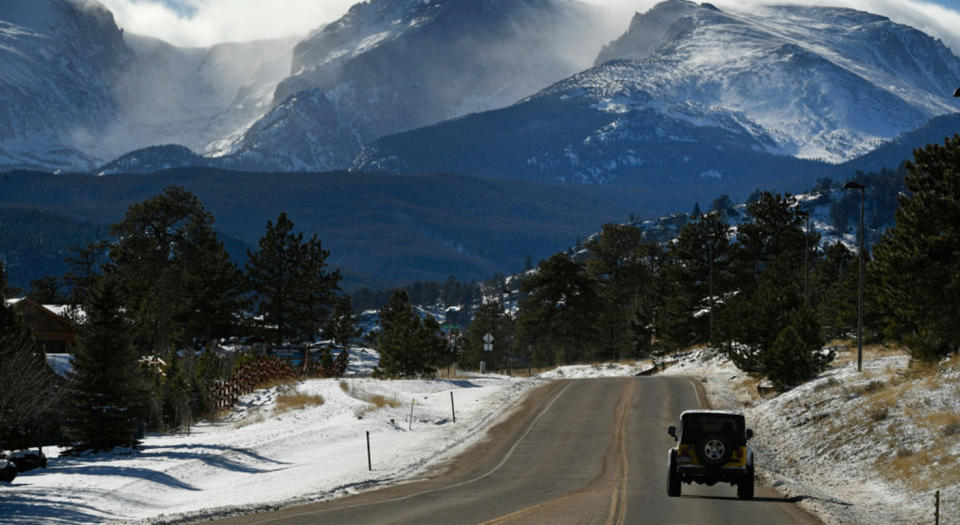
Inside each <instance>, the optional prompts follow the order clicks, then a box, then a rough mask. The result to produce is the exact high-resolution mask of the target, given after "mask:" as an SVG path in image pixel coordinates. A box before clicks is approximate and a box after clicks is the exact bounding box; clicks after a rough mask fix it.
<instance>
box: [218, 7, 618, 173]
mask: <svg viewBox="0 0 960 525" xmlns="http://www.w3.org/2000/svg"><path fill="white" fill-rule="evenodd" d="M597 20H598V19H597V17H596V15H595V13H594V12H593V11H590V10H588V9H587V7H586V6H585V5H584V4H581V3H580V2H578V1H576V0H509V1H507V0H432V1H423V0H374V1H371V2H365V3H358V4H357V5H355V6H354V7H352V8H351V9H350V11H349V12H348V13H347V14H346V15H345V16H344V17H343V18H341V19H340V20H338V21H336V22H334V23H332V24H329V25H328V26H326V27H324V28H323V29H322V30H319V31H316V32H314V34H312V35H311V36H310V37H309V38H307V39H306V40H304V41H303V42H301V43H300V44H298V45H297V47H296V49H295V51H294V59H293V68H292V75H291V76H290V77H289V78H287V79H286V80H284V81H283V82H281V83H280V85H279V86H278V88H277V90H276V93H275V95H274V97H275V100H274V102H275V104H277V105H276V107H275V108H274V109H273V111H272V112H271V113H270V114H269V115H267V116H266V117H264V121H263V124H261V125H256V126H254V127H252V128H251V129H250V131H249V132H248V133H247V134H246V136H245V137H244V138H243V139H242V140H241V141H239V142H238V143H237V144H236V145H235V147H234V150H233V153H234V154H235V157H236V158H237V161H238V162H239V163H240V164H243V163H244V162H245V161H253V162H254V163H258V164H259V163H263V162H268V163H272V164H275V165H279V166H283V167H284V169H292V170H329V169H336V168H344V167H347V166H349V165H350V162H351V161H352V160H353V157H354V156H355V155H356V154H357V153H358V152H359V151H360V148H361V147H362V146H363V145H364V144H366V143H367V142H369V141H371V140H374V139H376V138H378V137H380V136H382V135H385V134H388V133H394V132H397V131H402V130H405V129H412V128H416V127H419V126H424V125H428V124H433V123H435V122H439V121H441V120H444V119H447V118H452V117H456V116H460V115H463V114H466V113H471V112H476V111H483V110H487V109H492V108H496V107H501V106H504V105H507V104H510V103H513V102H515V101H516V100H518V99H520V98H521V97H524V96H527V95H529V94H531V93H534V92H536V91H537V90H538V89H540V88H542V87H543V86H545V85H547V84H549V83H550V82H553V81H556V80H559V79H561V78H563V77H564V76H567V75H570V74H572V73H574V72H576V71H577V70H579V69H581V68H582V67H584V66H585V65H587V64H589V61H590V55H592V54H594V53H596V50H597V49H599V47H600V42H599V40H597V39H596V38H595V37H593V36H591V35H593V34H595V33H597V31H596V30H595V28H596V23H597ZM571 34H576V35H578V36H579V38H570V37H569V36H570V35H571ZM307 137H309V138H310V139H312V140H305V138H307ZM326 138H329V139H331V141H332V142H331V141H327V140H325V139H326ZM348 141H352V143H348ZM291 155H292V156H291Z"/></svg>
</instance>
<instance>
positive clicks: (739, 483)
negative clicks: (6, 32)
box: [667, 410, 754, 499]
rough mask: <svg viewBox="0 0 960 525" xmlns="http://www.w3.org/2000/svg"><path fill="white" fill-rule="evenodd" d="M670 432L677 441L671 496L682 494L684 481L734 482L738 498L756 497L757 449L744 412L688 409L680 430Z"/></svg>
mask: <svg viewBox="0 0 960 525" xmlns="http://www.w3.org/2000/svg"><path fill="white" fill-rule="evenodd" d="M667 433H669V434H670V435H671V436H673V439H674V440H676V441H677V446H675V447H673V448H671V449H670V456H669V471H668V473H667V495H668V496H671V497H675V496H679V495H680V483H700V484H706V485H713V484H715V483H717V482H725V483H730V484H731V485H736V487H737V497H738V498H740V499H753V478H754V471H753V451H752V450H750V447H748V446H747V440H748V439H750V438H752V437H753V430H750V429H749V428H746V421H745V420H744V418H743V414H740V413H738V412H728V411H723V410H687V411H684V412H683V413H681V414H680V431H679V433H678V432H677V427H670V428H668V429H667Z"/></svg>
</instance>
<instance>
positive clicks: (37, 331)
mask: <svg viewBox="0 0 960 525" xmlns="http://www.w3.org/2000/svg"><path fill="white" fill-rule="evenodd" d="M7 303H8V304H10V305H11V306H12V307H13V308H16V309H17V311H18V312H20V317H21V319H23V325H24V326H26V327H27V328H28V329H29V330H30V333H31V334H32V335H33V339H34V341H36V342H37V344H38V345H39V346H40V348H42V349H43V351H44V352H46V353H48V354H65V353H71V352H73V347H74V346H76V344H77V327H76V326H74V324H73V323H72V322H70V320H69V319H67V318H65V317H63V316H61V315H59V314H57V313H56V312H54V311H53V310H51V309H50V308H48V307H47V306H44V305H42V304H40V303H38V302H36V301H34V300H33V299H30V298H29V297H24V298H23V299H13V300H9V301H7Z"/></svg>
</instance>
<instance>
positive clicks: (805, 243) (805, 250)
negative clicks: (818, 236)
mask: <svg viewBox="0 0 960 525" xmlns="http://www.w3.org/2000/svg"><path fill="white" fill-rule="evenodd" d="M804 215H806V217H807V227H806V230H805V231H804V233H803V299H804V301H806V300H807V299H809V298H810V297H809V294H808V293H807V275H808V274H809V272H808V271H807V258H808V257H809V254H810V247H809V243H810V211H809V210H808V211H806V212H804Z"/></svg>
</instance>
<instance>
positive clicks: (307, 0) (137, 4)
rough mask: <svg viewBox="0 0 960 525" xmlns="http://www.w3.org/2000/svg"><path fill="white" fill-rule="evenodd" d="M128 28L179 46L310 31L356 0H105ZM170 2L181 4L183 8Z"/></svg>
mask: <svg viewBox="0 0 960 525" xmlns="http://www.w3.org/2000/svg"><path fill="white" fill-rule="evenodd" d="M100 2H101V3H103V4H104V5H105V6H106V7H107V8H108V9H110V11H112V12H113V14H114V17H115V18H116V21H117V25H118V26H120V27H122V28H124V30H125V31H129V32H132V33H136V34H140V35H148V36H153V37H157V38H161V39H163V40H166V41H167V42H170V43H171V44H175V45H179V46H209V45H212V44H216V43H220V42H243V41H249V40H257V39H262V38H274V37H286V36H305V35H306V34H307V33H309V32H310V31H311V30H313V29H316V28H317V27H319V26H321V25H323V24H325V23H327V22H331V21H333V20H336V19H337V18H339V17H340V16H342V15H343V14H344V13H346V12H347V9H348V8H349V7H350V6H351V5H352V4H354V3H356V0H270V1H264V0H177V1H176V2H170V1H163V0H100ZM171 4H176V5H179V6H182V7H181V8H180V9H177V8H175V7H173V6H172V5H171Z"/></svg>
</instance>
